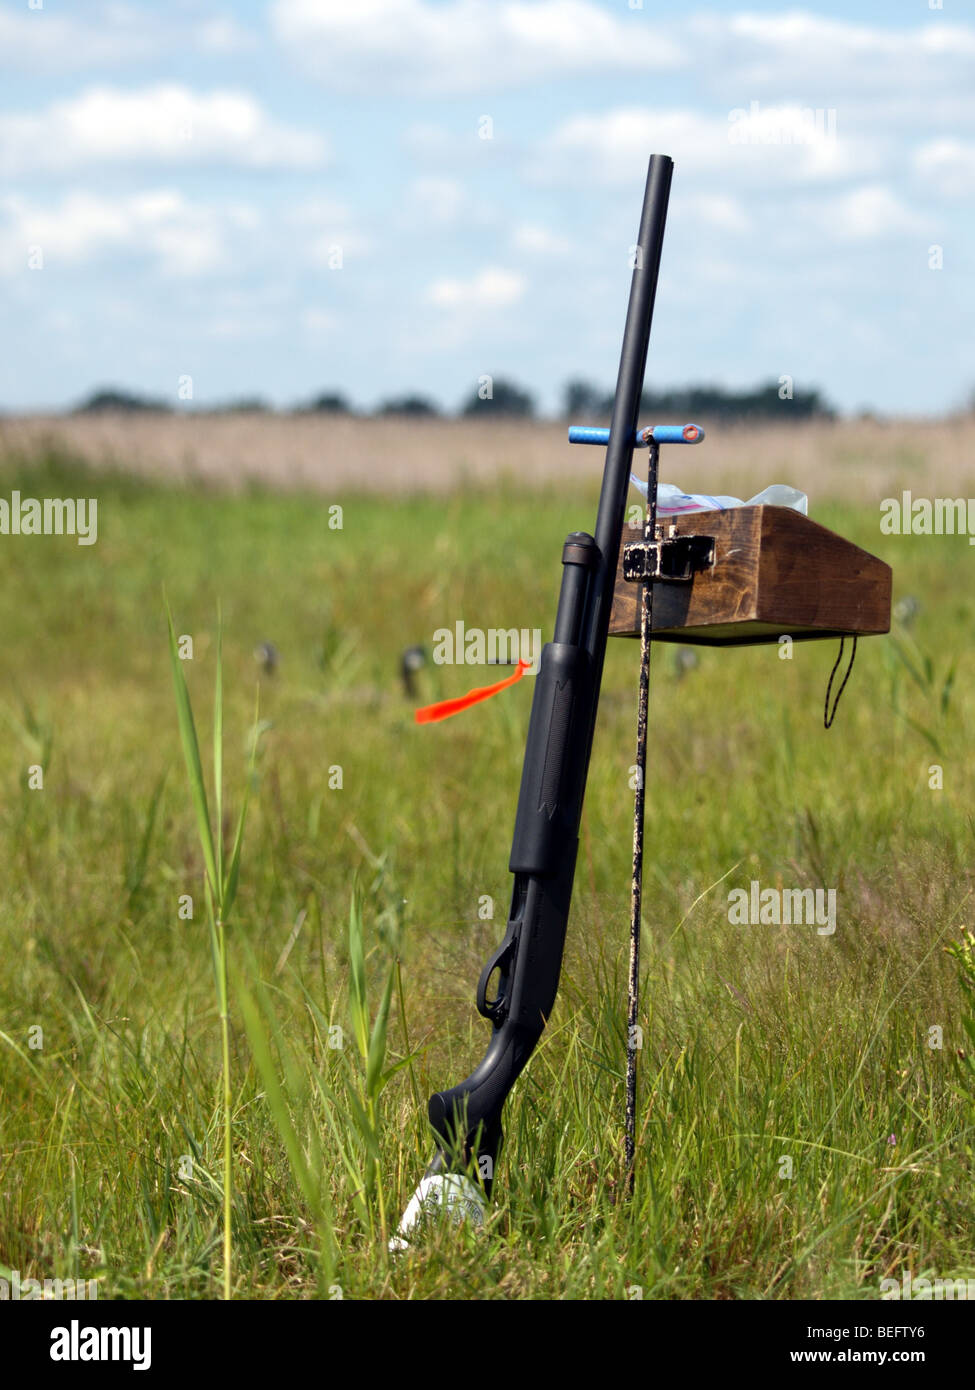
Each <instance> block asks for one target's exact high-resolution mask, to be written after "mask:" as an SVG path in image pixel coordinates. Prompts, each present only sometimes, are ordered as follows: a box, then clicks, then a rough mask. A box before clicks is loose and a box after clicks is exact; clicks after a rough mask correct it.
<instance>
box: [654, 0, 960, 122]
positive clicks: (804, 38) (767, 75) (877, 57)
mask: <svg viewBox="0 0 975 1390" xmlns="http://www.w3.org/2000/svg"><path fill="white" fill-rule="evenodd" d="M677 29H678V32H681V33H683V34H684V35H685V36H686V37H687V38H690V37H691V36H692V35H693V36H694V37H695V40H696V42H695V48H696V51H697V54H698V63H699V66H703V67H704V68H705V70H706V71H707V72H708V75H709V79H710V84H711V85H712V86H713V87H720V89H721V90H723V91H729V90H736V89H737V90H738V91H741V92H743V93H747V95H748V97H749V98H750V97H752V96H753V95H755V94H756V93H758V94H761V93H762V92H777V93H780V94H783V95H789V96H792V97H793V99H794V98H795V97H797V96H799V95H800V94H802V95H803V99H804V100H806V99H808V97H809V96H810V95H815V98H816V99H815V102H814V104H815V105H825V104H836V105H840V106H841V107H842V105H843V104H844V101H843V98H847V97H848V98H855V97H856V96H857V95H858V94H860V93H862V92H864V91H867V90H875V89H877V88H884V87H889V86H891V84H896V86H897V87H898V88H899V89H900V90H901V91H902V92H904V93H907V92H908V91H911V90H919V89H928V90H936V89H938V88H939V87H942V86H945V85H947V84H948V83H950V82H951V81H952V80H953V78H957V79H959V80H962V81H965V80H967V79H966V69H967V64H968V62H969V61H970V59H971V57H972V55H973V54H975V29H973V28H971V27H969V26H965V25H961V24H951V23H950V22H945V21H944V20H936V21H935V22H933V23H931V24H927V25H921V26H919V27H914V28H906V27H905V28H889V27H885V26H881V25H870V24H864V23H859V22H855V21H849V20H845V19H832V18H828V17H826V16H825V15H816V14H811V13H809V12H807V11H803V10H791V11H788V12H786V13H781V12H771V13H766V14H748V13H745V14H737V15H730V16H728V17H726V18H719V17H716V16H707V17H705V16H703V15H695V16H693V17H691V18H690V19H689V20H687V21H686V23H681V24H678V26H677ZM823 93H828V94H829V102H826V101H824V100H823V98H822V94H823Z"/></svg>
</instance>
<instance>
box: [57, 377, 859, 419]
mask: <svg viewBox="0 0 975 1390" xmlns="http://www.w3.org/2000/svg"><path fill="white" fill-rule="evenodd" d="M562 402H563V403H562V411H561V415H562V417H564V418H565V419H568V420H572V421H577V422H579V423H581V424H584V423H587V422H590V423H592V422H603V423H608V422H609V419H610V416H611V414H612V410H613V392H612V391H606V390H605V389H603V388H602V387H599V386H595V385H593V384H592V383H591V382H586V381H582V380H573V381H570V382H568V383H567V384H566V386H565V388H564V390H563V396H562ZM177 409H178V408H177V407H175V406H173V405H172V403H171V402H169V401H166V400H164V399H162V398H158V397H152V396H145V395H142V394H140V393H138V392H134V391H126V390H122V389H119V388H114V387H107V388H102V389H99V390H96V391H93V392H92V393H91V394H90V395H89V396H87V397H86V398H85V399H84V400H83V401H81V402H80V403H79V404H78V405H76V406H74V407H73V410H72V412H71V413H73V414H93V413H97V412H99V411H120V412H133V413H135V412H141V411H158V412H164V413H169V414H172V413H175V412H176V411H177ZM192 410H193V412H194V413H197V414H202V415H220V414H242V413H247V412H250V413H262V414H290V415H314V414H326V415H350V416H360V417H362V416H371V417H373V418H377V417H383V416H390V415H395V416H406V417H410V418H413V419H424V418H425V419H448V418H450V417H451V415H453V417H454V418H462V419H469V418H471V417H472V416H476V415H482V414H491V415H495V416H509V417H513V418H516V419H522V420H531V419H535V418H537V412H536V402H535V398H534V396H533V395H532V394H531V392H530V391H527V390H524V389H523V388H522V387H520V386H518V385H517V384H516V383H515V382H513V381H509V380H506V379H504V378H500V377H499V378H497V379H495V380H494V381H493V382H492V383H491V392H490V394H486V393H485V388H483V387H482V388H481V389H480V390H474V391H472V392H471V394H470V395H469V396H468V397H467V398H466V399H465V400H463V401H462V402H461V404H460V406H459V408H458V409H457V411H455V412H450V411H446V410H443V409H442V408H441V407H440V406H439V405H437V403H436V402H435V401H433V400H431V399H430V398H429V397H428V396H423V395H419V394H408V395H404V396H394V397H390V398H389V399H388V400H385V401H381V402H380V403H379V405H377V406H376V407H375V408H374V409H372V410H361V409H359V408H357V407H356V406H355V405H354V404H353V403H352V402H351V401H350V400H349V398H348V397H347V396H346V395H344V394H343V393H342V392H341V391H325V392H322V393H321V394H319V395H317V396H314V397H312V398H311V399H310V400H308V401H306V402H303V403H301V404H299V405H295V406H292V407H291V408H290V409H286V410H284V411H279V410H278V409H277V408H276V407H275V406H273V405H271V404H270V403H269V402H268V401H265V400H264V399H262V398H261V397H259V396H243V397H240V398H239V399H236V400H232V401H228V402H226V403H225V404H222V405H216V406H195V407H192ZM181 413H182V412H181ZM644 416H645V417H647V418H649V417H653V418H656V419H662V418H663V417H664V416H672V417H673V418H674V419H679V420H695V419H705V420H707V419H722V420H734V419H762V420H771V419H775V420H779V421H783V420H808V419H811V418H816V419H834V418H835V417H836V411H835V409H834V408H833V407H832V406H831V405H830V404H829V403H828V402H827V401H826V400H825V398H824V397H823V395H822V393H821V392H820V391H818V390H815V389H812V390H807V391H796V392H795V393H794V394H792V395H783V389H782V388H781V387H780V385H779V382H778V381H771V382H767V383H764V384H760V385H758V386H756V387H753V388H751V389H748V388H746V389H744V390H733V389H728V388H725V387H722V386H713V385H697V386H683V387H673V388H669V389H666V390H657V391H644V393H643V397H642V403H641V418H642V417H644Z"/></svg>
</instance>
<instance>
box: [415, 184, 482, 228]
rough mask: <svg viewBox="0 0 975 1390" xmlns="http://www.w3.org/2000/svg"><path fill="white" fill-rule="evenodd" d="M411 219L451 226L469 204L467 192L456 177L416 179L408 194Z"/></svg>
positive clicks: (428, 223)
mask: <svg viewBox="0 0 975 1390" xmlns="http://www.w3.org/2000/svg"><path fill="white" fill-rule="evenodd" d="M406 202H407V204H408V206H409V211H410V214H411V221H415V220H420V221H421V222H423V223H425V224H427V225H430V224H432V225H435V226H441V227H443V226H450V225H451V224H453V223H455V222H456V221H457V219H458V217H459V216H460V215H461V213H462V212H463V210H464V209H465V207H466V206H467V204H468V199H467V194H466V192H465V190H464V187H463V185H462V184H460V183H458V182H457V180H456V179H445V178H434V177H426V178H419V179H414V181H413V183H412V184H411V185H410V187H409V189H408V190H407V194H406Z"/></svg>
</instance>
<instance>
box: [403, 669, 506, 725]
mask: <svg viewBox="0 0 975 1390" xmlns="http://www.w3.org/2000/svg"><path fill="white" fill-rule="evenodd" d="M530 666H531V662H530V661H519V662H518V669H517V671H516V672H515V674H514V675H513V676H507V677H506V678H505V679H504V680H503V681H498V683H497V685H482V686H479V687H478V689H476V690H468V692H467V694H466V695H458V696H457V697H456V699H454V700H440V701H439V702H438V703H437V704H435V705H424V706H423V708H422V709H418V710H417V711H416V713H415V714H414V716H413V718H414V719H415V720H416V722H417V723H418V724H435V723H436V721H437V720H438V719H449V718H450V716H451V715H452V714H460V712H461V710H463V709H468V708H469V707H470V706H471V705H476V704H478V703H479V702H480V701H481V700H490V698H491V696H492V695H497V693H498V691H499V690H507V688H508V686H509V685H514V683H515V681H520V680H521V678H522V676H523V675H524V674H525V672H526V671H527V670H528V669H529V668H530Z"/></svg>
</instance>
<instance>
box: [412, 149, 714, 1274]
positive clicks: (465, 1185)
mask: <svg viewBox="0 0 975 1390" xmlns="http://www.w3.org/2000/svg"><path fill="white" fill-rule="evenodd" d="M673 168H674V166H673V161H672V160H671V159H669V158H668V157H667V156H666V155H658V154H655V155H652V156H651V159H650V166H649V170H648V172H647V182H646V190H645V193H644V198H643V214H642V217H641V219H640V232H639V237H638V240H637V246H636V248H635V254H634V256H633V261H634V268H633V279H632V283H631V287H630V299H629V306H628V308H627V313H626V327H625V330H624V334H623V349H622V353H621V355H620V366H619V374H618V377H617V382H616V396H615V400H614V404H613V415H612V421H611V424H610V429H609V443H608V447H607V450H606V463H605V467H604V471H603V482H602V490H601V492H600V497H599V510H598V513H597V517H596V529H595V535H594V536H591V535H588V534H587V533H585V532H574V533H573V534H572V535H570V536H569V537H568V539H567V540H566V542H565V547H564V549H563V551H562V565H563V570H562V588H561V593H560V596H559V606H558V612H557V615H556V619H555V631H554V634H553V640H552V641H551V642H548V643H546V645H545V646H544V647H543V648H542V655H541V661H540V665H539V671H538V675H537V677H536V680H535V692H534V697H533V700H532V710H531V719H530V721H529V726H528V743H527V748H526V751H525V762H524V768H523V771H522V778H521V790H520V792H519V796H518V810H517V814H516V817H515V830H514V840H513V843H512V847H511V859H510V862H509V868H510V870H511V872H512V873H513V874H514V879H515V881H514V889H513V892H512V898H511V913H510V916H509V919H508V927H507V931H506V932H505V935H504V940H503V941H502V942H501V945H500V946H499V947H498V949H497V950H496V951H495V953H494V955H492V956H491V958H490V960H488V962H487V964H486V965H485V967H484V970H483V971H482V973H481V978H480V982H479V983H478V987H477V1008H478V1011H479V1012H480V1013H481V1014H482V1016H483V1017H484V1018H486V1019H487V1020H488V1022H489V1023H490V1024H491V1026H492V1030H493V1031H492V1035H491V1041H490V1043H489V1045H488V1049H487V1052H486V1054H485V1056H484V1059H483V1061H482V1062H481V1063H480V1065H479V1066H477V1067H476V1068H475V1070H474V1071H473V1072H472V1073H471V1075H470V1076H468V1077H467V1079H466V1080H465V1081H461V1082H460V1083H459V1084H458V1085H456V1086H452V1087H451V1088H450V1089H449V1090H445V1091H438V1092H437V1093H436V1095H434V1096H432V1097H431V1100H430V1105H429V1116H430V1124H431V1126H432V1128H433V1131H434V1134H435V1136H436V1141H437V1153H436V1156H435V1157H434V1160H433V1162H432V1163H431V1165H430V1167H429V1168H428V1169H427V1172H426V1175H425V1176H424V1179H423V1181H422V1182H421V1184H420V1187H419V1188H418V1189H417V1191H416V1193H415V1194H414V1197H413V1199H412V1200H411V1202H410V1204H409V1206H408V1207H407V1210H406V1213H405V1215H404V1217H403V1220H402V1222H401V1224H400V1228H399V1237H397V1238H396V1239H395V1240H394V1241H393V1242H392V1245H393V1248H397V1249H401V1248H403V1246H404V1245H405V1244H407V1243H408V1242H407V1240H406V1237H407V1236H408V1234H409V1232H410V1230H411V1229H412V1228H413V1226H414V1225H415V1224H416V1223H417V1221H418V1220H419V1219H420V1217H421V1216H422V1215H423V1213H424V1211H430V1210H433V1209H438V1208H440V1207H442V1206H446V1207H448V1208H449V1209H450V1210H451V1215H452V1216H454V1217H455V1218H457V1219H462V1218H463V1217H464V1216H465V1215H466V1216H467V1217H468V1218H470V1219H471V1220H473V1221H480V1220H481V1219H482V1218H483V1210H484V1206H483V1204H484V1199H485V1197H489V1196H490V1194H491V1187H492V1184H493V1181H494V1170H495V1163H496V1159H497V1155H498V1151H499V1149H500V1146H501V1140H502V1131H501V1112H502V1108H503V1106H504V1102H505V1100H506V1098H507V1096H508V1093H509V1092H510V1091H511V1089H512V1087H513V1086H514V1084H515V1082H516V1081H517V1079H518V1077H519V1075H520V1074H521V1072H522V1070H523V1069H524V1067H525V1064H526V1063H527V1061H528V1059H529V1057H530V1056H531V1054H532V1051H533V1050H534V1048H535V1046H536V1044H537V1043H538V1040H539V1038H540V1037H541V1035H542V1031H543V1029H544V1027H545V1023H546V1020H547V1019H548V1017H549V1014H550V1013H551V1011H552V1006H553V1005H554V1003H555V996H556V993H557V991H558V985H559V975H560V972H561V968H562V953H563V948H564V944H565V932H566V925H567V922H568V917H569V905H570V902H571V898H572V881H573V876H574V873H575V862H576V851H577V848H578V843H579V822H580V819H581V816H582V803H583V797H584V795H585V790H586V777H587V774H588V770H589V757H590V753H591V750H592V740H593V732H594V729H595V724H596V710H597V706H598V703H599V687H600V682H601V679H602V673H603V659H604V657H605V653H606V640H607V634H608V629H609V619H610V610H611V608H612V603H613V586H614V580H615V576H616V567H617V563H618V560H619V551H620V543H621V539H622V533H623V521H624V516H625V510H626V495H627V488H628V486H629V480H630V468H631V463H632V457H633V450H634V447H635V446H636V444H637V415H638V411H639V407H640V399H641V396H642V394H643V377H644V372H645V370H646V362H647V347H648V344H649V339H650V323H651V319H652V316H653V304H654V297H655V294H656V289H657V276H658V273H659V269H660V253H661V250H662V247H663V238H664V225H665V223H666V218H667V204H668V200H669V196H670V182H671V177H672V174H673ZM687 442H691V441H690V440H689V439H688V441H687ZM474 1176H476V1178H477V1179H478V1180H479V1181H474V1180H473V1179H474Z"/></svg>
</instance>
